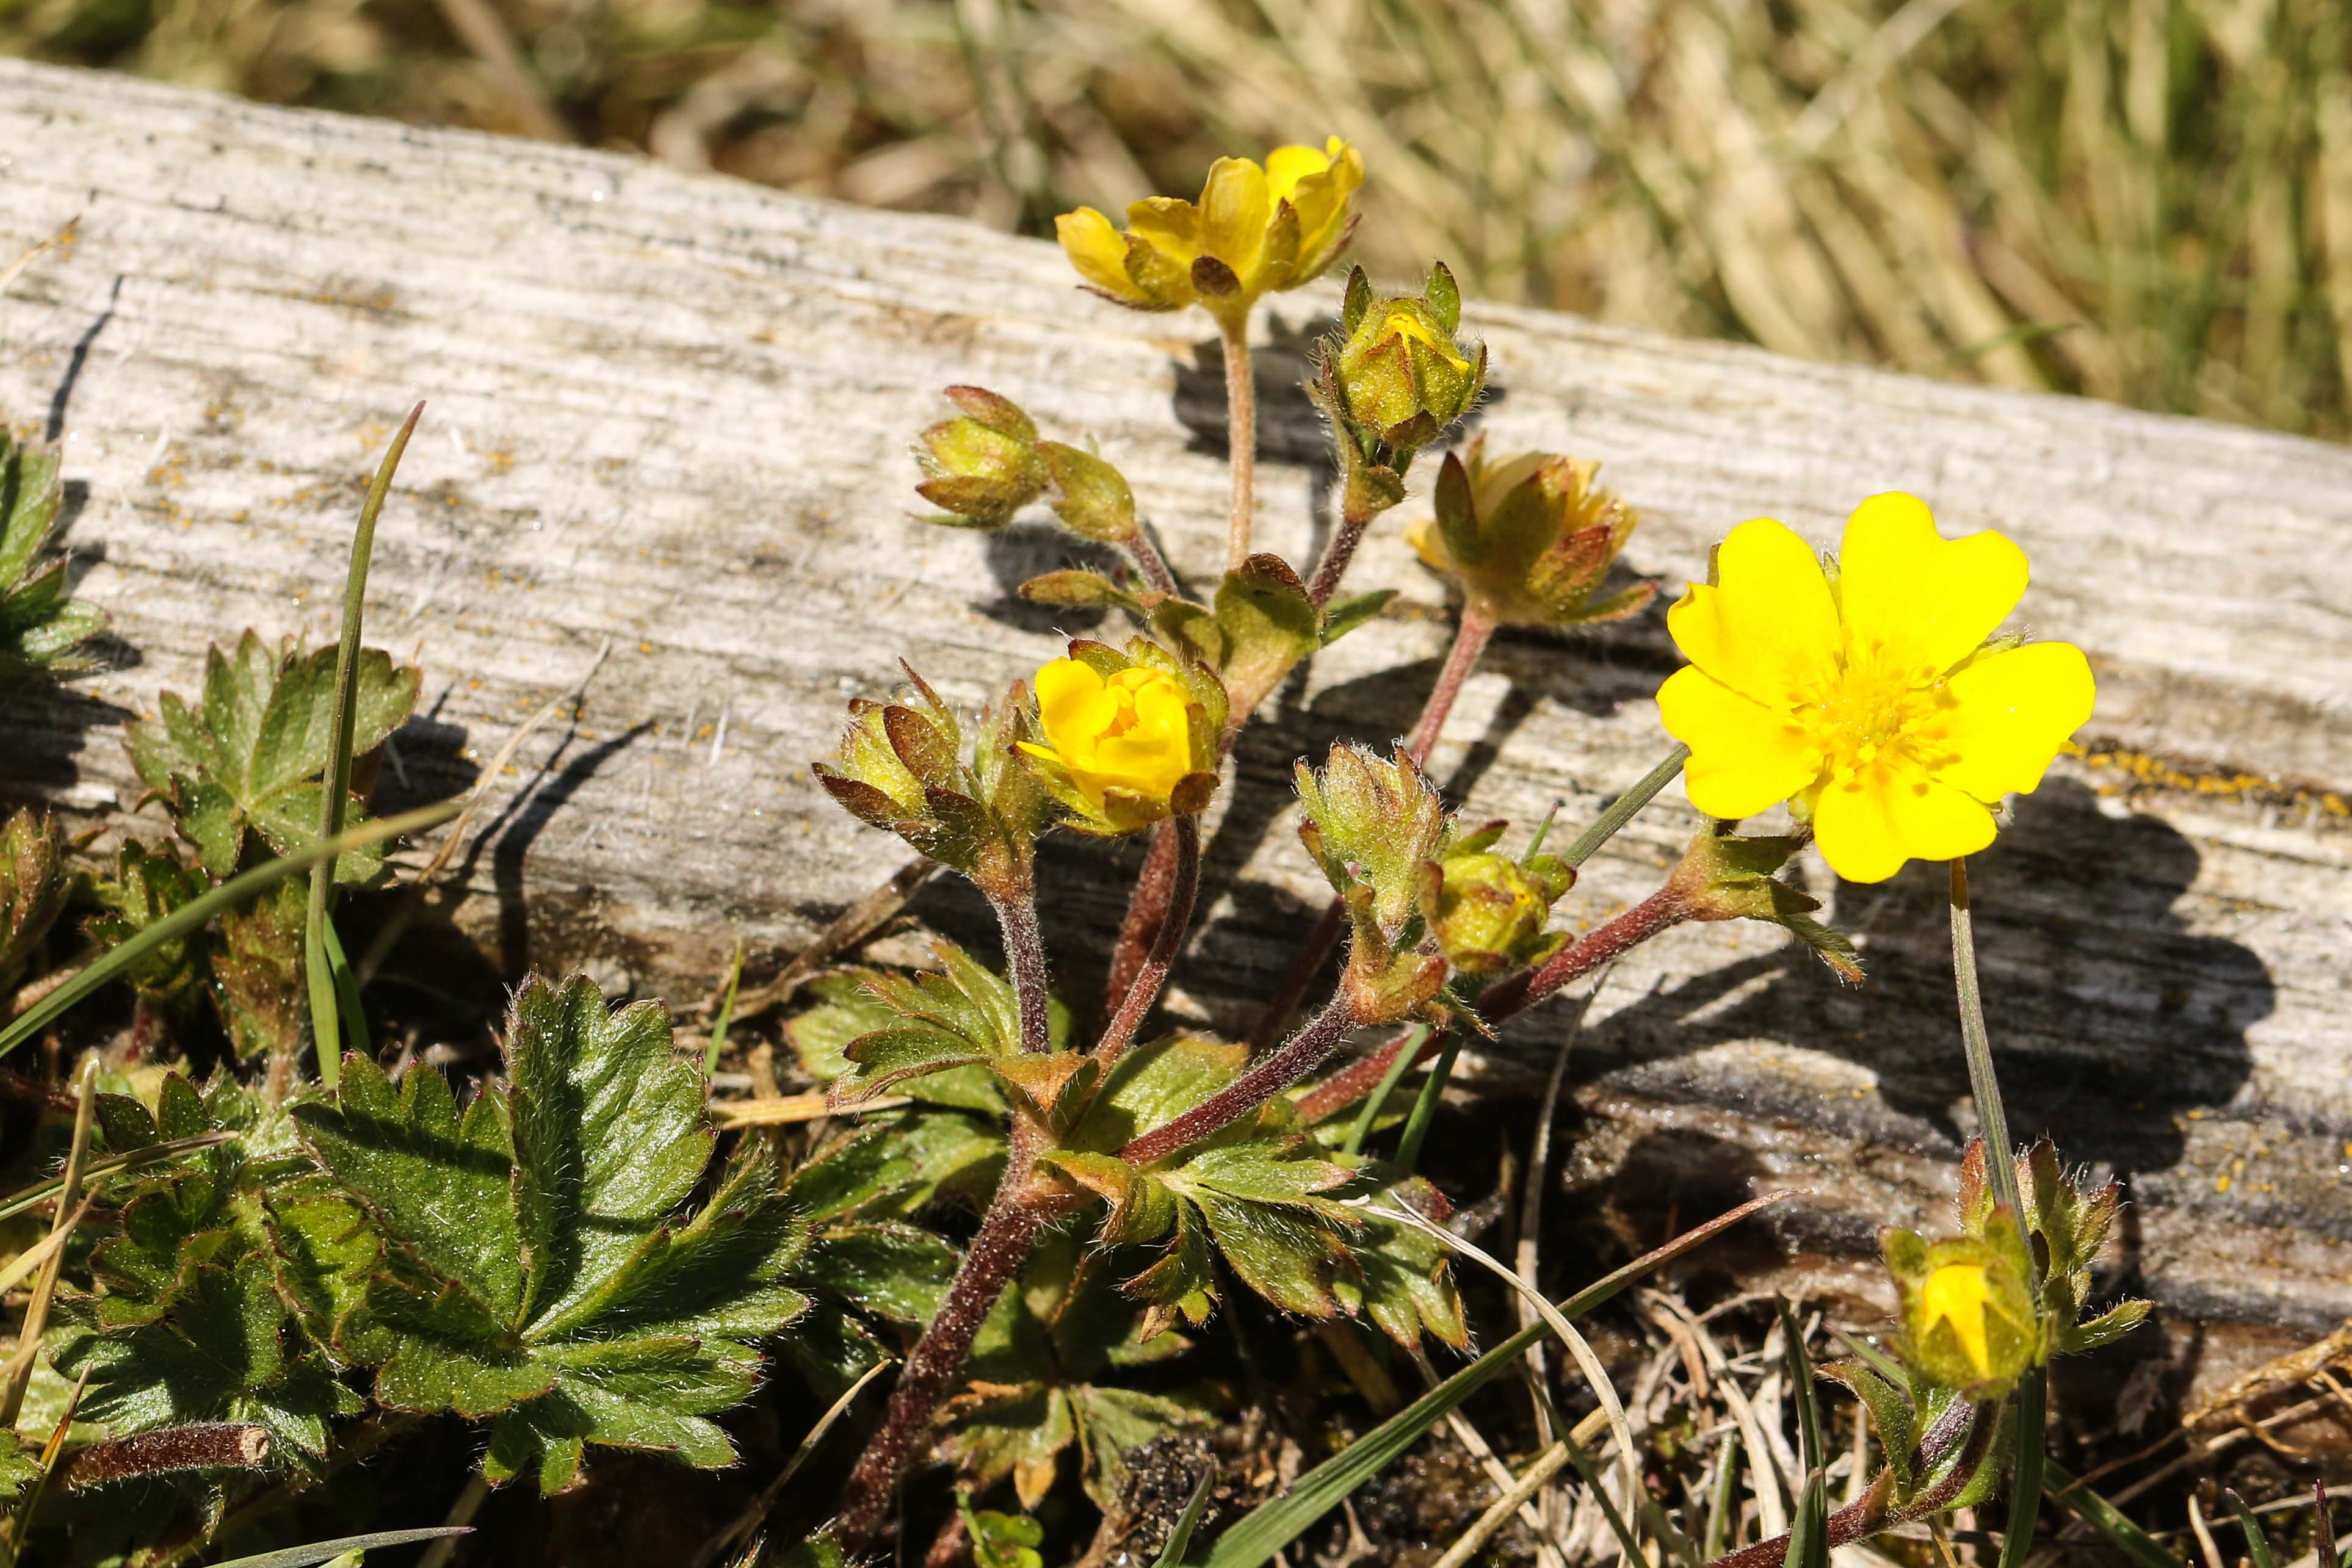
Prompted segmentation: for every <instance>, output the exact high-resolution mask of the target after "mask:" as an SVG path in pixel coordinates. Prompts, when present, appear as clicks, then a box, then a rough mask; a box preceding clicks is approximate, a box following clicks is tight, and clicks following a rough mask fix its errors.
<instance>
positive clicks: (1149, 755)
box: [1021, 659, 1195, 821]
mask: <svg viewBox="0 0 2352 1568" xmlns="http://www.w3.org/2000/svg"><path fill="white" fill-rule="evenodd" d="M1191 702H1192V694H1191V693H1189V692H1188V691H1186V690H1185V688H1184V684H1183V683H1182V682H1181V681H1179V680H1177V679H1176V678H1175V677H1174V676H1173V675H1171V674H1167V673H1166V672H1164V671H1160V670H1155V669H1151V668H1149V667H1147V666H1141V665H1139V666H1136V667H1134V668H1131V669H1125V670H1120V671H1118V673H1117V674H1113V675H1111V676H1110V677H1109V678H1108V680H1106V679H1105V678H1104V677H1103V676H1101V675H1100V674H1097V673H1096V672H1095V671H1094V670H1093V669H1092V668H1090V667H1089V666H1087V665H1086V664H1080V663H1079V662H1078V661H1077V660H1076V659H1056V660H1055V661H1054V662H1053V663H1052V664H1047V665H1045V667H1044V668H1042V669H1040V670H1039V671H1038V672H1037V715H1038V718H1039V720H1040V722H1041V723H1042V725H1043V727H1044V728H1045V741H1046V744H1045V745H1044V746H1036V745H1033V744H1031V743H1030V742H1028V741H1025V740H1024V741H1023V742H1022V743H1021V749H1022V750H1024V751H1025V752H1027V753H1029V754H1030V755H1031V756H1033V757H1036V758H1042V759H1043V760H1045V761H1047V762H1053V763H1058V764H1059V765H1060V766H1061V768H1062V769H1063V770H1064V771H1065V772H1066V773H1067V774H1068V775H1069V778H1070V782H1071V784H1072V785H1074V786H1075V787H1076V789H1077V792H1078V793H1079V794H1080V795H1081V796H1083V797H1084V798H1085V799H1086V801H1087V804H1088V805H1090V806H1092V807H1093V808H1094V810H1095V811H1096V812H1097V814H1098V815H1101V816H1105V817H1108V818H1111V819H1114V820H1122V821H1126V820H1132V821H1152V820H1157V819H1158V818H1160V817H1164V816H1166V815H1167V814H1168V809H1169V796H1170V795H1171V793H1172V792H1173V791H1174V789H1175V788H1176V784H1177V781H1178V780H1179V779H1182V778H1183V777H1184V776H1185V775H1186V774H1187V773H1191V772H1193V771H1194V770H1195V769H1194V768H1193V766H1192V718H1191V715H1190V714H1189V712H1188V711H1187V707H1188V705H1189V704H1190V703H1191ZM1112 796H1119V797H1123V799H1118V800H1108V798H1109V797H1112ZM1107 800H1108V804H1107V803H1106V801H1107Z"/></svg>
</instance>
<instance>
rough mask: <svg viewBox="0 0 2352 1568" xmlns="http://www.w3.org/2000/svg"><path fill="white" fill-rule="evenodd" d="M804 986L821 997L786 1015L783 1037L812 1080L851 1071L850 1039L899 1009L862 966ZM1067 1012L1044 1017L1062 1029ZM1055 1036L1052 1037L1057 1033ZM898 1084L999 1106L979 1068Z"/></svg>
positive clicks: (919, 1093) (938, 1101) (936, 1098)
mask: <svg viewBox="0 0 2352 1568" xmlns="http://www.w3.org/2000/svg"><path fill="white" fill-rule="evenodd" d="M808 990H809V991H810V993H811V994H813V995H814V996H816V997H819V998H822V1000H821V1001H820V1002H819V1003H818V1005H817V1006H815V1007H813V1008H810V1009H807V1010H806V1011H805V1012H801V1013H797V1014H795V1015H793V1017H792V1018H791V1019H787V1020H786V1022H785V1024H784V1038H785V1039H787V1040H791V1041H792V1044H793V1051H795V1052H797V1053H798V1054H799V1056H800V1061H801V1067H802V1069H803V1071H806V1072H807V1073H808V1075H809V1076H810V1077H812V1078H814V1079H815V1080H816V1081H817V1082H820V1083H830V1082H833V1081H834V1080H835V1079H837V1078H841V1077H843V1076H845V1075H846V1074H849V1073H852V1072H855V1071H856V1064H855V1063H853V1062H852V1061H850V1060H849V1058H848V1057H847V1056H846V1055H845V1054H843V1053H844V1051H845V1050H846V1049H847V1047H848V1045H849V1043H850V1041H852V1040H856V1038H857V1037H858V1036H860V1035H862V1034H866V1033H868V1032H870V1031H872V1030H877V1029H886V1028H888V1027H889V1026H891V1025H892V1024H894V1023H896V1022H897V1021H898V1016H899V1015H898V1013H896V1012H894V1011H892V1010H891V1009H889V1008H888V1007H887V1006H886V1005H884V1004H883V1003H882V1002H881V1001H880V1000H878V999H877V998H876V997H875V996H874V994H873V993H872V992H871V991H869V990H867V989H866V977H865V975H864V973H863V972H862V971H857V970H852V971H850V972H848V973H846V974H839V975H826V976H824V977H821V978H819V979H816V980H814V981H812V982H811V983H810V985H809V987H808ZM1068 1018H1069V1015H1068V1011H1067V1009H1064V1008H1062V1007H1061V1006H1060V1005H1059V1004H1058V1003H1051V1004H1049V1021H1050V1022H1051V1023H1052V1025H1053V1026H1054V1027H1055V1029H1056V1030H1062V1031H1064V1032H1066V1030H1067V1028H1068ZM1055 1038H1056V1039H1057V1040H1058V1039H1059V1038H1060V1035H1059V1034H1057V1035H1056V1036H1055ZM898 1090H899V1092H901V1093H904V1094H907V1095H909V1096H911V1097H912V1098H914V1099H917V1100H924V1101H928V1102H929V1103H932V1104H934V1105H953V1106H957V1107H959V1108H961V1109H962V1110H966V1111H982V1112H990V1113H997V1112H1002V1111H1003V1109H1004V1090H1003V1085H1002V1084H1000V1083H999V1082H997V1078H996V1075H995V1074H994V1073H992V1072H990V1071H987V1070H986V1069H985V1068H969V1069H965V1068H957V1069H951V1070H950V1071H944V1072H934V1073H930V1074H929V1075H927V1076H924V1077H920V1078H913V1079H908V1080H907V1081H906V1082H903V1083H901V1084H900V1085H899V1086H898Z"/></svg>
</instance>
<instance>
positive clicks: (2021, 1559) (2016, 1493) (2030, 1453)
mask: <svg viewBox="0 0 2352 1568" xmlns="http://www.w3.org/2000/svg"><path fill="white" fill-rule="evenodd" d="M2049 1414H2050V1374H2049V1372H2048V1371H2047V1370H2046V1369H2044V1368H2042V1367H2039V1366H2030V1367H2028V1368H2026V1369H2025V1375H2023V1376H2022V1377H2020V1378H2019V1379H2018V1380H2017V1470H2016V1474H2015V1476H2014V1478H2013V1479H2012V1482H2011V1492H2010V1496H2009V1530H2008V1532H2007V1533H2006V1534H2004V1535H2003V1536H2002V1537H2001V1542H2000V1568H2024V1564H2025V1556H2026V1553H2027V1552H2031V1551H2032V1550H2033V1523H2034V1521H2035V1520H2036V1519H2038V1518H2040V1517H2041V1514H2042V1461H2043V1460H2044V1459H2045V1458H2048V1450H2049V1447H2050V1443H2049V1439H2048V1437H2045V1436H2044V1434H2043V1428H2044V1427H2045V1426H2046V1425H2047V1424H2048V1421H2049ZM2246 1533H2247V1534H2249V1535H2251V1536H2254V1537H2255V1538H2257V1539H2260V1535H2261V1532H2260V1531H2256V1530H2255V1529H2254V1528H2253V1526H2252V1521H2248V1524H2247V1529H2246ZM2254 1568H2270V1564H2268V1563H2255V1564H2254Z"/></svg>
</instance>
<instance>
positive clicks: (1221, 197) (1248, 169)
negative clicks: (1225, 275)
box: [1201, 158, 1274, 293]
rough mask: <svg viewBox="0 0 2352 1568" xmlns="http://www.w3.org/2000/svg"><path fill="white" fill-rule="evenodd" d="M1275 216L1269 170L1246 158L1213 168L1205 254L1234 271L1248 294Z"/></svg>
mask: <svg viewBox="0 0 2352 1568" xmlns="http://www.w3.org/2000/svg"><path fill="white" fill-rule="evenodd" d="M1273 216H1274V197H1273V195H1272V194H1271V193H1269V192H1268V191H1267V190H1266V186H1265V170H1263V169H1261V168H1259V167H1258V166H1257V165H1256V164H1255V163H1253V162H1250V161H1249V160H1248V159H1246V158H1220V159H1218V160H1217V161H1216V162H1214V163H1213V164H1211V165H1210V166H1209V183H1207V184H1206V185H1204V186H1202V190H1201V250H1202V254H1203V255H1205V256H1215V257H1216V258H1217V259H1218V260H1219V261H1222V262H1223V263H1224V264H1225V265H1226V266H1227V267H1232V268H1233V269H1234V277H1238V278H1240V279H1241V280H1242V287H1243V290H1244V293H1246V292H1248V291H1249V290H1250V289H1251V287H1253V284H1254V282H1255V275H1256V272H1257V263H1258V253H1259V252H1260V251H1262V250H1263V249H1265V225H1266V224H1267V223H1268V222H1269V221H1270V220H1271V219H1272V218H1273Z"/></svg>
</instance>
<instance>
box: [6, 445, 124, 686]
mask: <svg viewBox="0 0 2352 1568" xmlns="http://www.w3.org/2000/svg"><path fill="white" fill-rule="evenodd" d="M64 472H65V465H64V462H63V459H62V458H61V457H60V456H59V455H58V449H57V448H56V447H55V446H53V445H48V444H29V443H20V442H19V441H17V439H16V436H15V435H14V434H11V433H10V432H9V431H8V429H7V428H6V427H5V425H0V677H5V676H13V675H20V674H24V673H26V671H29V670H47V671H50V672H52V673H54V674H65V673H68V672H70V671H73V670H78V669H85V668H88V667H89V659H88V658H87V657H86V656H85V655H84V653H83V652H82V649H83V644H85V643H88V642H89V640H90V639H91V638H92V637H95V636H97V635H98V634H99V632H102V631H104V630H105V629H106V614H105V612H103V611H101V610H100V609H99V608H98V606H96V605H94V604H91V603H89V602H88V601H84V600H79V599H75V598H73V597H72V596H71V595H70V594H69V593H68V590H67V584H66V564H65V562H64V561H62V560H52V561H49V562H47V564H42V563H41V562H40V561H39V557H40V554H41V550H42V549H43V547H45V546H46V545H47V543H48V542H49V531H50V529H52V528H55V527H56V525H57V520H58V503H59V502H60V500H62V499H63V497H64V494H65V486H64V482H63V481H64Z"/></svg>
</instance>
